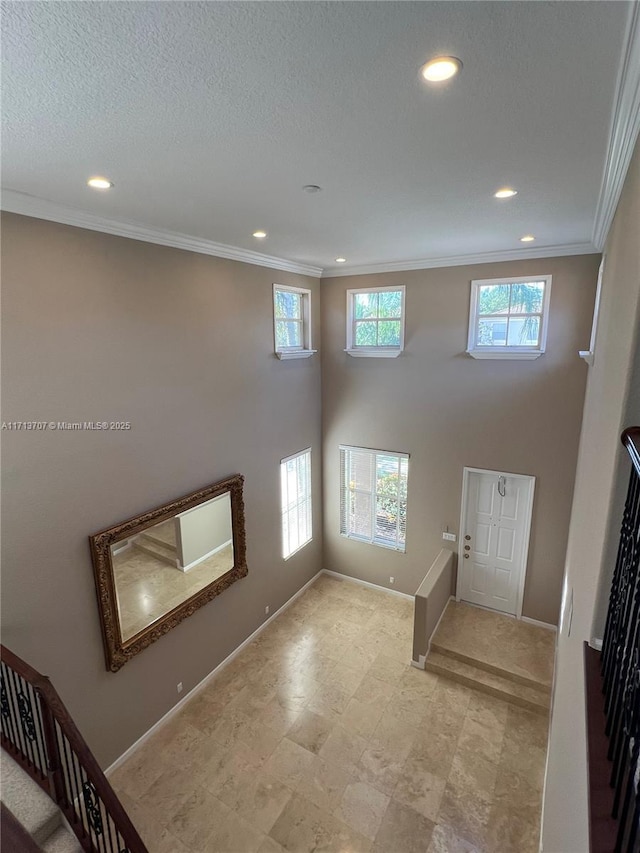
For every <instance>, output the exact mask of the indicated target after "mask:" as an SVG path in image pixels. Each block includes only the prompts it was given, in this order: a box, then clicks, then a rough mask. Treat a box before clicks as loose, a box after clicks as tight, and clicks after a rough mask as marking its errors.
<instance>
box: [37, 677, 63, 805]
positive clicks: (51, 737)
mask: <svg viewBox="0 0 640 853" xmlns="http://www.w3.org/2000/svg"><path fill="white" fill-rule="evenodd" d="M35 689H36V691H37V694H38V700H39V702H40V709H41V711H42V732H43V735H44V742H45V746H46V750H47V770H48V773H49V784H50V785H51V796H52V798H53V800H54V801H55V802H56V803H57V804H58V805H59V806H60V807H61V808H62V809H63V810H64V809H65V808H66V807H67V806H68V805H69V803H68V802H67V788H66V785H65V781H64V775H63V772H62V762H61V760H60V749H59V747H58V739H57V738H56V730H55V722H54V716H53V713H52V711H51V708H50V707H49V703H48V702H47V700H46V698H45V696H44V695H43V692H42V691H41V690H40V689H39V688H38V687H36V688H35Z"/></svg>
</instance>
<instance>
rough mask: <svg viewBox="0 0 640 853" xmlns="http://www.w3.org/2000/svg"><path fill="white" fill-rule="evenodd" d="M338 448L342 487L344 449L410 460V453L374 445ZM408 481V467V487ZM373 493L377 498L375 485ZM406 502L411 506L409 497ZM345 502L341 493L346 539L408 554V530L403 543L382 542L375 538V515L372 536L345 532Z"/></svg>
mask: <svg viewBox="0 0 640 853" xmlns="http://www.w3.org/2000/svg"><path fill="white" fill-rule="evenodd" d="M338 450H339V460H340V468H341V470H340V477H339V481H340V484H341V488H342V478H343V470H342V451H344V452H345V453H347V452H352V451H355V452H356V453H372V454H378V453H382V454H384V455H385V456H397V457H398V459H406V460H407V461H408V460H409V454H408V453H400V452H399V451H397V450H380V449H379V448H374V447H356V446H354V445H351V444H341V445H339V448H338ZM408 482H409V473H408V469H407V487H408ZM407 494H408V488H407ZM372 495H373V497H374V498H375V496H376V490H375V486H374V490H373V492H372ZM406 503H407V509H408V506H409V501H408V499H407V501H406ZM343 504H344V496H343V495H342V494H341V495H340V535H341V536H343V537H344V538H345V539H351V540H352V541H353V542H363V543H364V544H365V545H376V546H377V547H378V548H386V549H387V550H388V551H396V552H397V553H398V554H406V553H407V531H406V529H405V539H404V544H403V545H389V544H387V543H386V542H381V541H379V540H377V539H376V538H375V518H374V517H372V536H371V538H367V537H366V536H357V535H356V534H354V533H349V532H343V531H342V521H343V519H342V506H343ZM375 509H376V501H375V499H374V500H373V501H372V506H371V510H372V513H373V514H375ZM399 523H400V516H399V515H398V524H399Z"/></svg>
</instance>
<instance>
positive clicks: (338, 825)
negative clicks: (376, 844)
mask: <svg viewBox="0 0 640 853" xmlns="http://www.w3.org/2000/svg"><path fill="white" fill-rule="evenodd" d="M270 835H271V837H272V838H273V839H275V840H276V841H277V842H278V843H279V844H281V845H282V846H283V847H284V849H285V850H288V851H290V853H315V851H320V850H322V851H323V853H324V851H326V853H346V851H349V853H368V851H369V850H370V849H371V841H370V840H369V839H368V838H365V837H364V836H363V835H361V834H360V833H358V832H356V831H355V830H353V829H351V828H350V827H348V826H347V825H346V824H345V823H343V822H342V821H341V820H339V819H338V818H337V817H334V816H333V815H331V814H329V813H328V812H325V811H323V810H322V809H319V808H318V807H317V806H315V805H313V803H310V802H309V801H308V800H305V799H304V798H303V797H300V796H299V795H295V796H294V797H293V798H292V799H291V800H290V801H289V803H288V804H287V806H286V807H285V809H284V811H283V813H282V814H281V815H280V817H279V818H278V820H277V821H276V823H275V826H274V827H273V829H272V830H271V832H270ZM389 849H390V850H391V849H393V848H389ZM387 853H388V851H387Z"/></svg>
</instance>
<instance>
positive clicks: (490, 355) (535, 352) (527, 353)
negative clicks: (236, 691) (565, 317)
mask: <svg viewBox="0 0 640 853" xmlns="http://www.w3.org/2000/svg"><path fill="white" fill-rule="evenodd" d="M551 280H552V276H550V275H526V276H518V277H516V278H482V279H476V280H474V281H472V282H471V303H470V307H469V336H468V340H467V349H466V352H467V354H468V355H470V356H471V357H472V358H480V359H483V358H487V359H511V360H514V359H519V360H533V359H534V358H540V356H541V355H542V354H543V353H544V352H545V349H546V346H547V330H548V328H549V304H550V300H551ZM531 281H544V283H545V286H544V299H543V302H542V312H541V315H540V343H539V346H537V347H514V346H504V347H490V346H486V347H483V346H478V345H477V344H476V328H477V324H478V293H479V291H480V287H481V286H482V285H488V284H526V283H527V282H531ZM536 316H537V315H536Z"/></svg>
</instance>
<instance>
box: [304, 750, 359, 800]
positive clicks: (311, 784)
mask: <svg viewBox="0 0 640 853" xmlns="http://www.w3.org/2000/svg"><path fill="white" fill-rule="evenodd" d="M354 777H355V768H354V767H352V766H350V765H348V764H347V765H343V764H336V763H333V762H331V763H329V762H326V761H323V760H322V758H319V757H318V756H316V757H315V758H314V759H313V763H312V764H310V765H309V767H308V768H307V769H306V770H305V772H304V774H303V776H302V779H301V780H300V782H299V783H298V787H297V788H296V793H298V794H301V795H302V796H303V797H305V798H306V799H307V800H309V801H310V802H312V803H314V804H315V805H316V806H318V808H320V809H324V811H327V812H331V813H333V812H334V810H335V809H336V808H337V807H338V806H339V805H340V800H341V799H342V795H343V793H344V789H345V788H346V787H347V785H348V784H349V782H351V780H352V779H353V778H354Z"/></svg>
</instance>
